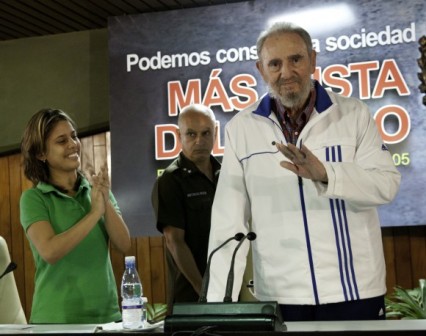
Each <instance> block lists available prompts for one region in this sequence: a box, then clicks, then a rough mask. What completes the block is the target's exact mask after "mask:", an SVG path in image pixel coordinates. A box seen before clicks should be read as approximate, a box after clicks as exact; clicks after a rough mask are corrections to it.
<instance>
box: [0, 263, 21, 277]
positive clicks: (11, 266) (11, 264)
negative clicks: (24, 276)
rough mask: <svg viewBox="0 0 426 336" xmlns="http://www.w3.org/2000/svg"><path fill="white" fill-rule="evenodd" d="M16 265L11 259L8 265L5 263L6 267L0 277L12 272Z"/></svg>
mask: <svg viewBox="0 0 426 336" xmlns="http://www.w3.org/2000/svg"><path fill="white" fill-rule="evenodd" d="M16 267H18V266H17V265H16V264H15V263H14V262H13V261H11V262H10V263H9V265H7V267H6V269H5V270H4V272H3V274H2V275H0V279H1V278H3V277H4V276H5V275H6V274H7V273H10V272H12V271H13V270H15V269H16Z"/></svg>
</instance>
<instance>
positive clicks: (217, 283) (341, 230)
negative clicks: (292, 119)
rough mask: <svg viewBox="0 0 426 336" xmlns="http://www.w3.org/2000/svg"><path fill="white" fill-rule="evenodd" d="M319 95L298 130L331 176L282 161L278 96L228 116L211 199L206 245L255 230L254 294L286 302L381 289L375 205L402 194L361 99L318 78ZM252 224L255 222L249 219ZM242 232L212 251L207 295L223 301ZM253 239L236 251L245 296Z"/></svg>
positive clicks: (345, 297)
mask: <svg viewBox="0 0 426 336" xmlns="http://www.w3.org/2000/svg"><path fill="white" fill-rule="evenodd" d="M316 90H317V101H316V105H315V109H314V111H313V113H312V115H311V117H310V120H309V122H308V123H307V125H306V126H305V128H304V129H303V131H302V132H301V134H300V136H299V139H298V144H297V145H298V146H300V143H301V142H303V144H304V145H306V146H307V147H308V148H309V149H310V150H311V151H312V152H313V154H315V155H316V156H317V157H318V158H319V159H320V160H321V161H322V162H323V163H324V165H325V168H326V171H327V175H328V184H327V185H326V184H322V183H320V182H312V181H311V180H308V179H301V181H300V182H299V179H298V177H297V176H296V175H295V174H294V173H292V172H290V171H288V170H286V169H284V168H282V167H281V166H280V161H282V160H286V158H285V157H284V156H283V155H282V154H281V153H280V152H278V151H277V149H276V147H275V146H274V145H273V142H274V141H281V142H283V143H286V140H285V138H284V135H283V133H282V130H281V127H280V125H279V122H278V120H277V119H276V117H275V115H274V113H272V111H271V99H270V97H269V96H268V95H265V96H263V97H262V98H261V99H260V100H259V101H258V102H256V103H255V104H254V105H252V106H251V107H249V108H247V109H246V110H243V111H241V112H239V113H238V114H236V115H235V116H234V117H233V118H232V119H231V120H230V121H229V122H228V124H227V125H226V138H225V153H224V158H223V163H222V169H221V174H220V178H219V183H218V186H217V190H216V197H215V200H214V204H213V209H212V226H211V232H210V242H209V252H210V251H212V250H213V249H214V248H216V247H217V246H219V245H220V244H221V243H223V242H224V241H225V240H226V239H227V238H229V237H232V236H233V235H235V234H236V233H237V232H244V233H246V232H248V231H254V232H255V233H256V234H257V239H256V240H254V241H253V242H252V243H251V244H252V248H253V273H254V274H253V279H254V286H255V292H256V297H257V299H259V300H265V301H268V300H273V301H278V302H279V303H280V304H310V305H312V304H324V303H333V302H343V301H351V300H357V299H364V298H370V297H375V296H379V295H383V294H385V292H386V284H385V276H386V271H385V262H384V256H383V247H382V237H381V229H380V223H379V218H378V214H377V209H376V208H377V206H379V205H382V204H386V203H389V202H391V201H392V200H393V198H394V197H395V195H396V193H397V191H398V189H399V183H400V178H401V177H400V174H399V172H398V171H397V169H396V168H395V166H394V163H393V160H392V157H391V155H390V153H389V151H388V150H387V148H386V146H385V145H384V144H383V141H382V139H381V137H380V135H379V133H378V130H377V127H376V124H375V121H374V120H373V118H372V117H371V115H370V112H369V109H368V107H367V105H366V104H364V103H363V102H361V101H359V100H357V99H353V98H346V97H343V96H341V95H338V94H335V93H333V92H328V91H326V90H325V89H324V88H322V87H321V86H320V85H319V84H318V83H316ZM250 225H251V226H250ZM236 244H237V242H231V243H229V244H227V245H225V247H224V248H222V249H221V250H219V251H218V252H217V253H215V254H214V256H213V257H212V264H211V270H210V286H209V291H208V301H223V298H224V295H225V287H226V282H227V277H228V272H229V269H230V262H231V258H232V254H233V251H234V248H235V246H236ZM248 247H249V242H248V241H247V240H246V241H245V242H244V243H243V244H242V245H241V248H240V249H239V250H238V253H237V254H236V265H235V282H234V286H233V300H234V301H235V300H236V299H237V297H238V293H239V289H240V288H241V283H242V276H243V272H244V268H245V263H246V255H247V251H248Z"/></svg>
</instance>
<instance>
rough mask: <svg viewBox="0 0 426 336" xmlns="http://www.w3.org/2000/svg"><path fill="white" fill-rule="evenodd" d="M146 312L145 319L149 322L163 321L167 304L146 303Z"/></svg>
mask: <svg viewBox="0 0 426 336" xmlns="http://www.w3.org/2000/svg"><path fill="white" fill-rule="evenodd" d="M146 314H147V320H148V322H149V323H151V324H154V323H157V322H160V321H163V320H164V319H165V318H166V315H167V304H165V303H147V304H146Z"/></svg>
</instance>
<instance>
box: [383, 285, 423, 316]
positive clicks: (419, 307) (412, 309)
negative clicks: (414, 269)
mask: <svg viewBox="0 0 426 336" xmlns="http://www.w3.org/2000/svg"><path fill="white" fill-rule="evenodd" d="M385 304H386V318H388V319H426V279H420V280H419V287H417V288H414V289H405V288H402V287H400V286H397V287H395V288H394V292H393V293H392V294H391V295H389V296H387V297H386V298H385Z"/></svg>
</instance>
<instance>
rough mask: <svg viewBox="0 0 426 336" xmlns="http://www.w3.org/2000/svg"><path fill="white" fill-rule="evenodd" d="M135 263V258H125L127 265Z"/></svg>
mask: <svg viewBox="0 0 426 336" xmlns="http://www.w3.org/2000/svg"><path fill="white" fill-rule="evenodd" d="M135 261H136V259H135V256H128V257H125V258H124V262H125V263H126V264H128V263H134V262H135Z"/></svg>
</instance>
